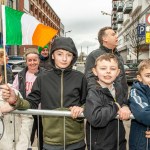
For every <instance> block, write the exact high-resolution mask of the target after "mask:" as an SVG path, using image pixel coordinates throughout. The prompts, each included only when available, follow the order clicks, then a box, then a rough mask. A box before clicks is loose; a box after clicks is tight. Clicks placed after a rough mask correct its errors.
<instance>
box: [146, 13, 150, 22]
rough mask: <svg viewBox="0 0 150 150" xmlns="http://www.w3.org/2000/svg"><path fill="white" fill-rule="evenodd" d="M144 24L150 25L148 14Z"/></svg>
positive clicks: (149, 15) (149, 14)
mask: <svg viewBox="0 0 150 150" xmlns="http://www.w3.org/2000/svg"><path fill="white" fill-rule="evenodd" d="M146 24H147V25H150V13H148V14H146Z"/></svg>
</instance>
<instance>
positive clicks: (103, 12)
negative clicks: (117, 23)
mask: <svg viewBox="0 0 150 150" xmlns="http://www.w3.org/2000/svg"><path fill="white" fill-rule="evenodd" d="M101 13H102V15H108V16H112V14H109V13H107V12H105V11H101Z"/></svg>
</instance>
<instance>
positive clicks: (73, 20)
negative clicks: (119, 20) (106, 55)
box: [47, 0, 112, 53]
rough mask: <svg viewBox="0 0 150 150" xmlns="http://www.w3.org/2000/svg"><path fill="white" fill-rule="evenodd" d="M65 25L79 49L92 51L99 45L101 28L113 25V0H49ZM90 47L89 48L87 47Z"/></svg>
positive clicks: (79, 50) (67, 34) (68, 34)
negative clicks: (103, 13) (104, 13)
mask: <svg viewBox="0 0 150 150" xmlns="http://www.w3.org/2000/svg"><path fill="white" fill-rule="evenodd" d="M47 2H48V3H49V4H50V6H51V7H52V8H53V10H54V11H55V12H56V14H57V15H58V16H59V18H60V19H61V22H62V24H63V25H64V26H65V32H67V31H69V30H72V31H71V32H70V33H66V36H70V37H71V38H72V39H73V40H74V42H75V44H76V47H77V49H78V52H79V53H80V52H81V46H82V51H84V52H85V53H87V51H88V53H90V52H91V51H92V50H94V49H97V48H98V47H99V43H98V41H97V34H98V31H99V29H100V28H102V27H104V26H110V25H111V17H110V16H109V15H102V14H101V11H105V12H107V13H110V14H111V10H112V0H47ZM87 47H88V48H87Z"/></svg>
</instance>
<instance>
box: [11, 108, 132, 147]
mask: <svg viewBox="0 0 150 150" xmlns="http://www.w3.org/2000/svg"><path fill="white" fill-rule="evenodd" d="M11 113H12V114H26V115H37V116H39V115H41V116H62V117H64V119H65V117H71V112H70V111H67V110H39V109H27V110H14V111H12V112H11ZM79 117H82V118H84V115H83V113H82V114H81V115H80V116H79ZM118 118H119V115H117V116H116V119H118ZM130 119H134V116H133V115H132V114H131V115H130ZM118 125H119V119H118ZM64 130H65V127H64ZM90 131H91V128H90ZM64 132H65V131H64ZM38 133H39V129H38ZM91 135H92V133H91V132H90V136H91ZM117 136H118V140H117V145H118V146H117V150H119V143H118V141H119V126H118V135H117ZM37 140H38V141H39V139H37ZM37 144H38V143H37ZM37 148H38V150H39V145H37ZM65 149H66V148H65V144H64V150H65ZM90 150H91V147H90Z"/></svg>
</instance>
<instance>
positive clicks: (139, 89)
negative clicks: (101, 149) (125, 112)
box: [129, 82, 150, 150]
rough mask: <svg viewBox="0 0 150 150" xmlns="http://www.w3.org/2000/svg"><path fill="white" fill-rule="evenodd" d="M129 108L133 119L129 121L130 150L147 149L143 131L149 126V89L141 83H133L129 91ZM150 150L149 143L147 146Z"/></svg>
mask: <svg viewBox="0 0 150 150" xmlns="http://www.w3.org/2000/svg"><path fill="white" fill-rule="evenodd" d="M129 106H130V109H131V111H132V114H133V115H134V117H135V119H132V121H131V128H130V137H129V147H130V150H143V149H146V147H147V144H148V143H147V139H146V138H145V131H146V130H147V129H148V128H149V126H150V88H149V86H147V85H143V84H142V83H141V82H134V83H133V85H132V88H131V91H130V97H129ZM148 147H149V148H148V150H150V142H149V146H148Z"/></svg>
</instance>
